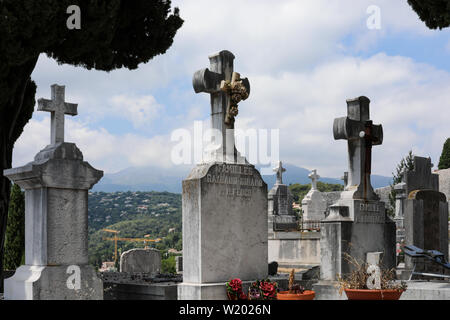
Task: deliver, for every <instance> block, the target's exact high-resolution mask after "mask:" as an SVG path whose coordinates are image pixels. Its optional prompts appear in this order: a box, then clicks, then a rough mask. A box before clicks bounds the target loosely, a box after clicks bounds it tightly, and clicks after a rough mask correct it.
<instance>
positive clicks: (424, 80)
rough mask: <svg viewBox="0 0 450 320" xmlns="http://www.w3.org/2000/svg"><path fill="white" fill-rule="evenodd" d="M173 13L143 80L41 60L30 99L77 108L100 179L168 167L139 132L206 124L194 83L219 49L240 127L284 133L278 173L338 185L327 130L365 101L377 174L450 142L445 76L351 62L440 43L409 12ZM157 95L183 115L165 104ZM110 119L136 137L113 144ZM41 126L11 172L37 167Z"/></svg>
mask: <svg viewBox="0 0 450 320" xmlns="http://www.w3.org/2000/svg"><path fill="white" fill-rule="evenodd" d="M173 5H174V6H179V7H180V9H181V16H182V17H183V18H184V19H185V24H184V25H183V27H182V28H181V29H180V30H179V32H178V33H177V36H176V38H175V41H174V44H173V46H172V48H170V49H169V50H168V52H167V53H166V54H165V55H162V56H158V57H156V58H155V59H154V60H152V61H151V62H150V63H148V64H146V65H141V66H140V68H139V69H138V70H134V71H129V70H116V71H113V72H110V73H105V72H99V71H93V70H91V71H88V70H84V69H81V68H75V67H72V66H67V65H64V66H58V65H57V64H56V63H55V62H54V61H51V60H50V59H48V58H46V57H45V56H44V55H43V56H41V58H40V60H39V64H38V66H37V68H36V70H35V72H34V74H33V78H34V79H35V80H36V81H37V83H38V92H37V98H40V97H47V98H48V97H49V96H50V85H51V84H53V83H59V84H66V85H67V89H66V97H67V98H66V100H67V101H70V102H76V103H79V114H80V116H79V117H77V118H71V119H69V120H68V121H67V127H68V139H70V141H75V142H76V143H77V145H79V147H80V149H81V150H82V151H83V153H84V154H85V158H86V160H88V161H90V162H92V164H93V165H94V166H97V167H98V168H99V169H103V170H105V171H108V172H111V171H117V170H120V169H123V168H125V167H128V166H130V165H144V164H147V163H150V162H151V163H152V164H155V165H160V166H167V165H170V163H171V162H170V159H169V157H170V148H171V144H170V143H169V137H170V132H159V134H158V135H156V136H154V137H150V138H149V137H147V136H146V134H145V132H144V131H143V127H144V125H146V124H149V123H152V124H158V123H163V124H164V125H165V124H166V123H167V124H168V125H167V128H168V129H167V130H169V131H170V129H171V128H172V127H177V126H188V127H190V126H191V125H192V121H193V120H196V119H200V120H204V119H207V118H208V116H209V113H210V107H209V96H208V95H207V94H199V95H195V93H194V92H193V90H192V89H191V88H192V87H191V77H192V74H193V73H194V72H195V71H196V70H198V69H201V68H204V67H208V66H209V63H208V55H210V54H212V53H215V52H218V51H220V50H222V49H228V50H230V51H232V52H233V53H234V54H235V55H236V62H235V67H236V71H238V72H241V74H242V76H244V77H249V79H250V82H251V86H252V93H251V96H250V98H249V99H248V100H246V101H244V102H242V103H241V105H240V107H239V117H238V120H237V127H241V128H249V127H252V126H253V127H256V128H258V129H259V128H267V129H270V128H280V129H281V131H280V134H281V136H280V138H281V139H282V141H281V148H282V150H281V157H282V160H283V161H287V162H292V163H293V164H296V165H298V166H303V167H307V168H311V169H312V168H318V169H319V170H320V171H321V172H320V174H321V175H322V176H326V175H328V176H336V177H337V176H340V175H341V173H342V171H344V170H346V163H347V160H346V144H345V143H344V142H343V141H334V140H333V136H332V123H333V119H334V118H335V117H340V116H344V115H345V112H346V104H345V100H346V99H347V98H353V97H356V96H359V95H366V96H368V97H369V98H370V99H371V100H372V107H371V115H372V118H373V120H374V122H375V123H382V124H383V126H384V129H385V142H384V144H383V145H382V146H377V147H375V149H374V152H373V154H374V163H373V170H374V172H375V173H380V174H386V175H388V174H390V173H391V171H392V170H393V168H394V166H395V165H396V163H397V162H398V160H399V159H400V158H401V157H403V156H404V155H405V154H406V153H407V152H408V150H409V149H411V148H412V149H413V151H415V152H418V153H419V152H420V153H421V154H422V155H431V156H432V157H433V161H434V162H435V163H437V159H436V158H437V157H438V156H439V154H440V151H441V148H442V143H443V142H444V140H445V138H446V137H448V136H450V132H449V129H448V125H447V124H448V123H449V121H450V119H449V113H448V112H447V111H446V109H448V101H450V100H449V99H450V96H449V92H450V90H449V89H450V87H449V84H450V77H449V74H448V72H444V71H439V70H437V69H435V68H433V67H430V66H427V65H423V64H418V63H416V62H415V61H413V60H412V59H409V58H407V57H390V56H387V55H385V54H383V53H381V54H377V55H374V56H372V57H371V58H367V59H365V58H357V57H352V56H351V55H352V54H355V52H361V51H367V50H368V49H370V48H373V46H374V45H376V44H377V43H378V41H379V40H380V39H382V38H384V37H388V36H389V35H392V34H400V35H401V36H408V35H414V36H415V35H419V36H433V35H435V34H436V33H434V32H433V31H430V30H428V28H426V26H425V25H424V23H423V22H422V21H420V19H419V18H418V16H417V14H416V13H415V12H414V11H413V10H412V9H411V7H410V6H409V5H408V4H407V3H406V1H392V0H389V1H388V0H379V1H376V0H361V1H354V0H340V1H326V0H310V1H298V0H282V1H277V2H276V3H275V2H274V1H272V0H270V1H269V0H265V1H262V0H248V1H247V0H246V1H238V0H230V1H225V2H224V1H211V0H175V1H173ZM370 5H377V6H379V7H380V9H381V19H382V20H381V30H368V29H367V26H366V20H367V18H368V15H367V13H366V9H367V7H368V6H370ZM444 32H445V31H444ZM348 39H350V40H349V41H346V40H348ZM447 46H449V47H450V45H447ZM449 50H450V49H449ZM186 88H188V89H187V90H186ZM162 89H164V91H162ZM161 92H164V95H166V94H167V98H170V99H171V101H175V100H176V101H179V103H178V105H175V104H168V103H166V101H164V99H161V96H160V95H161ZM158 93H159V94H160V95H158ZM154 97H158V101H156V99H155V98H154ZM162 105H164V108H163V107H162ZM166 111H167V112H170V113H171V114H169V115H167V114H165V112H166ZM108 114H109V115H111V114H113V115H114V116H116V117H117V118H119V119H120V118H123V119H127V120H128V121H130V122H131V123H132V124H133V125H134V126H135V127H136V128H138V129H139V130H135V131H134V133H133V134H131V133H123V134H112V133H111V132H113V130H110V129H105V128H107V127H108V123H105V122H102V120H103V119H104V117H105V115H108ZM169 117H170V118H169ZM42 119H44V118H43V116H39V115H36V116H35V117H34V119H33V120H32V121H31V122H30V124H29V125H28V126H27V127H26V130H25V132H24V134H23V136H22V137H21V139H20V141H19V142H18V143H17V148H16V149H15V152H14V156H15V164H19V163H21V164H24V163H26V162H28V161H30V160H32V158H33V156H34V155H35V154H36V153H37V152H38V151H39V149H41V148H42V147H44V146H45V144H46V143H47V141H49V137H48V136H49V133H48V131H49V129H48V124H47V122H45V121H48V120H42ZM45 119H48V116H46V117H45ZM43 136H45V138H43Z"/></svg>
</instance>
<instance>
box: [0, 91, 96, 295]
mask: <svg viewBox="0 0 450 320" xmlns="http://www.w3.org/2000/svg"><path fill="white" fill-rule="evenodd" d="M51 88H52V98H53V99H52V100H44V99H41V100H39V102H38V103H39V109H38V110H41V111H50V112H51V113H52V122H51V144H50V145H48V146H47V147H45V149H43V150H42V151H40V152H39V153H38V154H37V155H36V157H35V159H34V161H33V162H30V163H28V164H27V165H25V166H23V167H20V168H13V169H9V170H5V171H4V175H5V176H6V177H8V178H9V179H10V180H11V181H13V182H14V183H16V184H18V185H19V186H20V187H21V188H23V189H25V265H23V266H20V267H19V268H18V269H17V270H16V273H15V274H14V276H13V277H11V278H9V279H6V280H5V298H6V299H14V300H16V299H17V300H54V299H59V300H65V299H68V300H78V299H80V300H87V299H103V284H102V281H101V280H100V279H99V278H98V277H97V275H96V272H95V270H94V268H93V267H92V266H91V265H89V262H88V203H87V201H88V190H89V189H90V188H92V186H93V185H94V184H96V183H97V182H98V181H99V180H100V179H101V177H102V176H103V172H102V171H99V170H96V169H94V168H92V167H91V166H90V165H89V163H87V162H85V161H83V155H82V153H81V151H80V150H79V149H78V148H77V146H76V145H75V144H74V143H67V142H64V114H70V115H75V114H77V105H76V104H68V103H65V102H64V90H65V88H64V86H58V85H53V86H52V87H51Z"/></svg>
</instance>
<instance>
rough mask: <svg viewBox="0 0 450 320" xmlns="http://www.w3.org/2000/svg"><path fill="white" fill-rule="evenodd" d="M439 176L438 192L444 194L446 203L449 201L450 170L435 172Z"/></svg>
mask: <svg viewBox="0 0 450 320" xmlns="http://www.w3.org/2000/svg"><path fill="white" fill-rule="evenodd" d="M435 173H436V174H438V175H439V191H440V192H442V193H443V194H445V196H446V197H447V201H449V199H450V169H444V170H437V171H435Z"/></svg>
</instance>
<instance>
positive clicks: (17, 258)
mask: <svg viewBox="0 0 450 320" xmlns="http://www.w3.org/2000/svg"><path fill="white" fill-rule="evenodd" d="M8 216H9V219H8V226H7V228H6V239H5V256H4V263H5V264H4V266H5V269H6V270H15V269H17V267H19V266H20V265H21V263H22V259H23V256H24V254H25V196H24V194H23V192H22V191H21V190H20V187H19V186H18V185H16V184H15V185H14V186H13V187H12V190H11V200H10V202H9V210H8Z"/></svg>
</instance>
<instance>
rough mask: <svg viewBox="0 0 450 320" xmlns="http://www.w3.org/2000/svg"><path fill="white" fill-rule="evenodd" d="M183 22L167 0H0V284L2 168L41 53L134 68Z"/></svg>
mask: <svg viewBox="0 0 450 320" xmlns="http://www.w3.org/2000/svg"><path fill="white" fill-rule="evenodd" d="M70 5H78V6H79V7H80V9H81V29H80V30H69V29H68V28H67V19H68V18H69V17H70V16H71V14H67V8H68V7H69V6H70ZM182 24H183V20H182V19H181V18H180V17H179V14H178V9H176V8H175V10H174V13H173V14H171V1H169V0H132V1H131V0H39V1H35V0H1V1H0V290H1V289H2V284H3V282H2V281H1V274H2V270H3V265H2V262H3V254H4V250H3V248H4V246H3V245H4V239H5V230H6V224H7V208H8V203H9V192H10V182H9V180H7V179H6V178H4V177H3V175H2V172H3V170H4V169H8V168H11V162H12V150H13V146H14V143H15V142H16V140H17V139H18V137H19V136H20V134H21V133H22V131H23V128H24V126H25V125H26V124H27V122H28V121H29V120H30V118H31V116H32V113H33V107H34V105H35V93H36V85H35V83H34V82H33V81H32V80H31V74H32V72H33V70H34V68H35V66H36V63H37V60H38V58H39V55H40V54H41V53H45V54H47V55H48V56H49V57H52V58H54V59H55V60H56V61H57V62H58V63H60V64H62V63H67V64H71V65H75V66H81V67H84V68H87V69H97V70H104V71H111V70H114V69H117V68H123V67H125V68H128V69H136V68H137V67H138V65H139V64H140V63H146V62H148V61H150V60H151V59H152V58H153V57H155V56H157V55H159V54H163V53H165V52H166V51H167V49H168V48H170V46H171V45H172V42H173V38H174V36H175V34H176V32H177V30H178V29H179V28H180V27H181V25H182Z"/></svg>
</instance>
